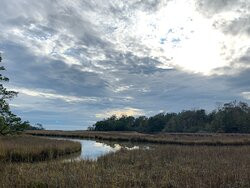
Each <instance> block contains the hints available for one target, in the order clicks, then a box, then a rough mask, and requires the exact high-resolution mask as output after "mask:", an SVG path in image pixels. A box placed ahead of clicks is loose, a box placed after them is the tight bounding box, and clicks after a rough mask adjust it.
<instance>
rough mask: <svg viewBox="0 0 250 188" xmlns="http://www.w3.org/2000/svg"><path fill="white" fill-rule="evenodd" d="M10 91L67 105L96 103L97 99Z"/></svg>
mask: <svg viewBox="0 0 250 188" xmlns="http://www.w3.org/2000/svg"><path fill="white" fill-rule="evenodd" d="M9 89H10V90H13V91H16V92H19V93H21V94H24V95H28V96H31V97H39V98H45V99H52V100H53V99H60V100H63V101H65V102H68V103H77V102H97V101H98V98H95V97H85V98H84V97H75V96H67V95H60V94H56V93H51V92H50V93H49V92H44V91H38V90H31V89H26V88H9Z"/></svg>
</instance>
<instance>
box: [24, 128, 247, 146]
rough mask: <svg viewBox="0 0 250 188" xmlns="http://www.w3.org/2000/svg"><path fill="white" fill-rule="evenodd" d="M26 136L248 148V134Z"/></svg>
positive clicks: (76, 133) (70, 133)
mask: <svg viewBox="0 0 250 188" xmlns="http://www.w3.org/2000/svg"><path fill="white" fill-rule="evenodd" d="M26 133H27V134H31V135H39V136H59V137H71V138H87V139H98V140H109V141H126V142H148V143H157V144H173V145H207V146H242V145H249V146H250V134H208V133H198V134H191V133H190V134H189V133H179V134H176V133H172V134H170V133H165V134H164V133H161V134H142V133H137V132H97V131H27V132H26Z"/></svg>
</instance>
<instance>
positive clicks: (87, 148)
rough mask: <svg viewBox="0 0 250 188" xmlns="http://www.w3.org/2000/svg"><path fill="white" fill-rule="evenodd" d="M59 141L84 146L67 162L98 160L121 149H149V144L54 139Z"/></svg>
mask: <svg viewBox="0 0 250 188" xmlns="http://www.w3.org/2000/svg"><path fill="white" fill-rule="evenodd" d="M52 139H58V140H71V141H74V142H79V143H81V145H82V151H81V153H79V154H78V155H72V156H69V158H67V160H87V159H89V160H97V159H98V157H100V156H103V155H106V154H108V153H111V152H116V151H119V150H120V149H122V148H123V149H127V150H134V149H139V148H142V149H149V148H150V146H149V145H148V144H141V143H129V142H120V143H119V142H106V141H95V140H85V139H70V138H52Z"/></svg>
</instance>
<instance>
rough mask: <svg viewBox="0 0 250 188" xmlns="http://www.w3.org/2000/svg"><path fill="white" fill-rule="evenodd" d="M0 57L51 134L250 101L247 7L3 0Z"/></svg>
mask: <svg viewBox="0 0 250 188" xmlns="http://www.w3.org/2000/svg"><path fill="white" fill-rule="evenodd" d="M0 51H1V53H2V56H3V63H4V65H5V67H6V68H7V71H6V72H5V74H6V75H7V76H8V77H9V78H10V82H9V83H8V85H7V87H8V88H9V89H12V90H16V91H18V92H19V96H18V97H17V98H15V99H14V100H12V101H11V102H10V103H11V107H12V109H13V111H14V112H15V113H16V114H18V115H19V116H21V117H22V118H23V120H29V121H30V122H31V123H42V124H43V125H44V127H45V128H47V129H85V128H86V127H87V126H89V125H92V124H93V123H94V122H95V121H96V120H100V119H102V118H105V117H107V116H110V115H112V114H118V115H119V114H127V115H135V116H137V115H147V116H149V115H153V114H156V113H159V112H163V111H165V112H172V111H174V112H178V111H181V110H183V109H197V108H205V109H207V110H208V111H209V110H211V109H214V108H216V106H218V105H220V104H222V103H224V102H229V101H232V100H235V99H236V100H241V101H245V102H249V101H250V1H249V0H129V1H126V0H91V1H90V0H40V1H34V0H1V5H0Z"/></svg>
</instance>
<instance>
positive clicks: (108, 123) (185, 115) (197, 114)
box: [89, 101, 250, 133]
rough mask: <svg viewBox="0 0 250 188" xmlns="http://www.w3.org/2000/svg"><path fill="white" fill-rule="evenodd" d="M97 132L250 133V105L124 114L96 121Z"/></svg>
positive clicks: (228, 104)
mask: <svg viewBox="0 0 250 188" xmlns="http://www.w3.org/2000/svg"><path fill="white" fill-rule="evenodd" d="M89 130H93V131H138V132H145V133H157V132H188V133H196V132H225V133H250V108H249V107H248V104H247V103H244V102H239V103H237V102H236V101H233V102H230V103H226V104H224V105H220V106H219V109H217V110H213V111H212V112H211V113H208V114H207V113H206V111H205V110H204V109H200V110H186V111H182V112H180V113H178V114H176V113H167V114H165V113H160V114H157V115H155V116H152V117H149V118H148V117H145V116H140V117H137V118H134V117H132V116H122V117H120V118H117V117H116V116H111V117H110V118H107V119H104V120H102V121H98V122H96V123H95V124H94V125H93V126H92V127H89Z"/></svg>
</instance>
